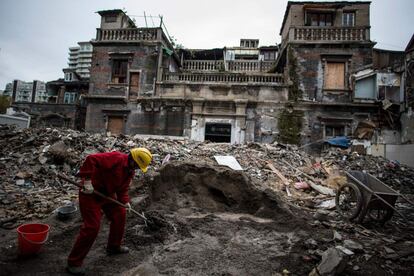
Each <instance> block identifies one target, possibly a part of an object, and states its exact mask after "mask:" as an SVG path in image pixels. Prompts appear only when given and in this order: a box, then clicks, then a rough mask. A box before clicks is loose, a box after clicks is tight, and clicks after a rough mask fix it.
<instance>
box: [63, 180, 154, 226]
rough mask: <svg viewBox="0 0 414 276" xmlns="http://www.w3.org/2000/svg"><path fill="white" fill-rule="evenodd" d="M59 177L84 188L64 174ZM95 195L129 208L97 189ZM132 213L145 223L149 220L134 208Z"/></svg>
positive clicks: (94, 191)
mask: <svg viewBox="0 0 414 276" xmlns="http://www.w3.org/2000/svg"><path fill="white" fill-rule="evenodd" d="M58 177H59V178H60V179H63V180H65V181H66V182H68V183H70V184H73V185H75V186H77V187H79V188H81V189H82V188H83V187H82V185H80V184H78V183H77V182H76V181H74V180H72V179H70V178H69V177H67V176H66V175H64V174H62V173H59V174H58ZM93 193H94V194H96V195H98V196H100V197H102V198H104V199H106V200H109V201H111V202H113V203H115V204H117V205H119V206H122V207H124V208H128V207H127V205H126V204H123V203H121V202H119V201H118V200H116V199H113V198H112V197H109V196H106V195H104V194H103V193H101V192H99V191H97V190H95V189H94V190H93ZM131 211H132V212H133V213H134V214H136V215H138V216H140V217H141V218H142V219H144V220H145V221H146V220H147V218H146V217H145V216H143V215H141V214H140V213H138V212H137V211H135V210H134V209H132V208H131Z"/></svg>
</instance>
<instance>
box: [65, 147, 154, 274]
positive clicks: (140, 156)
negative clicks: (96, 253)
mask: <svg viewBox="0 0 414 276" xmlns="http://www.w3.org/2000/svg"><path fill="white" fill-rule="evenodd" d="M151 160H152V154H151V153H150V151H149V150H148V149H146V148H134V149H132V150H131V151H130V152H129V154H124V153H120V152H108V153H97V154H91V155H89V156H87V157H86V160H85V161H84V163H83V164H82V166H81V168H80V171H79V176H80V177H81V178H82V182H83V188H82V189H81V190H80V191H79V209H80V212H81V215H82V218H83V225H82V226H81V229H80V232H79V235H78V237H77V239H76V242H75V244H74V246H73V249H72V251H71V252H70V254H69V257H68V265H67V267H66V270H67V271H68V272H69V273H71V274H75V275H82V274H84V273H85V270H84V268H83V267H82V263H83V260H84V259H85V257H86V255H87V254H88V252H89V250H90V248H91V247H92V245H93V243H94V241H95V239H96V236H97V235H98V232H99V227H100V225H101V217H102V211H103V213H105V215H106V217H107V218H108V220H109V221H110V223H111V224H110V230H109V238H108V244H107V247H106V251H107V253H108V255H112V254H122V253H128V252H129V249H128V247H126V246H122V239H123V236H124V231H125V221H126V209H125V208H124V207H122V206H119V205H117V204H115V203H112V202H110V201H108V200H106V199H103V198H101V197H99V196H97V195H96V194H94V193H93V192H94V190H96V191H99V192H101V193H103V194H104V195H107V196H110V197H112V198H114V199H116V200H118V201H120V202H121V203H123V204H126V205H127V207H128V208H131V205H130V203H129V197H128V188H129V184H130V182H131V179H132V177H133V176H134V173H135V170H136V169H138V168H140V169H141V171H142V172H143V173H145V172H146V171H147V167H148V165H149V164H150V163H151Z"/></svg>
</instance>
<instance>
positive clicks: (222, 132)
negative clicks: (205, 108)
mask: <svg viewBox="0 0 414 276" xmlns="http://www.w3.org/2000/svg"><path fill="white" fill-rule="evenodd" d="M205 140H208V141H211V142H216V143H230V142H231V125H230V124H206V130H205Z"/></svg>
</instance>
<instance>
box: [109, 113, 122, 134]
mask: <svg viewBox="0 0 414 276" xmlns="http://www.w3.org/2000/svg"><path fill="white" fill-rule="evenodd" d="M123 129H124V118H123V117H120V116H119V117H118V116H116V117H115V116H109V117H108V128H107V130H108V131H110V132H111V133H112V134H115V135H118V134H121V133H122V132H123Z"/></svg>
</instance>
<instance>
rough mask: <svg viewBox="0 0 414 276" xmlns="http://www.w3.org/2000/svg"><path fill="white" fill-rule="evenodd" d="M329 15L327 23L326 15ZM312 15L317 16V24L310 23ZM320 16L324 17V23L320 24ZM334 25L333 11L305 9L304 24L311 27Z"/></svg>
mask: <svg viewBox="0 0 414 276" xmlns="http://www.w3.org/2000/svg"><path fill="white" fill-rule="evenodd" d="M328 15H329V16H330V21H329V23H330V24H329V25H328V24H327V22H328V21H327V20H326V19H327V16H328ZM312 16H316V17H317V24H316V25H312V23H313V22H312V20H313V19H312ZM322 16H323V18H324V21H323V22H324V25H321V22H322ZM333 25H334V13H332V12H324V11H320V12H318V11H309V12H308V11H307V12H306V17H305V26H311V27H332V26H333Z"/></svg>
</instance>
